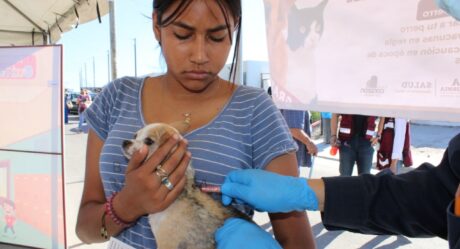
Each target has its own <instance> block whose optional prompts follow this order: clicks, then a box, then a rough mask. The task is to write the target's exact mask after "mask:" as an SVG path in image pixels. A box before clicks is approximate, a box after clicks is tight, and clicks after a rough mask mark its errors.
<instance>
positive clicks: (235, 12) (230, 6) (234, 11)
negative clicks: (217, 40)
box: [153, 0, 241, 82]
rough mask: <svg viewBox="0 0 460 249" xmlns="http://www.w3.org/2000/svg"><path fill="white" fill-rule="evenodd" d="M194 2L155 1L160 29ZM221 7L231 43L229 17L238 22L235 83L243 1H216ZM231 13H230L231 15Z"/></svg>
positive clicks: (233, 62) (190, 0) (184, 0)
mask: <svg viewBox="0 0 460 249" xmlns="http://www.w3.org/2000/svg"><path fill="white" fill-rule="evenodd" d="M177 1H180V3H179V4H178V5H177V7H176V9H175V10H174V11H173V12H172V14H171V15H169V16H167V17H165V18H163V14H164V13H165V12H166V11H167V10H168V9H169V8H171V6H172V5H173V4H174V3H176V2H177ZM192 1H194V0H154V1H153V10H154V11H155V12H156V13H157V20H156V21H157V23H158V25H159V26H160V27H165V26H168V25H169V24H171V23H172V22H174V21H175V20H176V19H177V18H178V17H179V16H180V15H181V14H182V13H183V12H184V11H185V10H186V9H187V7H188V6H189V5H190V3H192ZM215 1H216V2H217V4H218V5H219V7H220V9H221V11H222V14H224V18H225V24H226V25H227V31H228V34H229V37H230V42H232V41H233V36H232V33H233V32H232V30H231V28H230V24H229V16H228V14H231V15H232V17H233V20H235V21H236V24H235V28H236V39H235V49H234V51H233V59H232V65H231V67H230V75H229V79H231V81H232V82H235V77H236V67H237V66H238V64H237V63H236V62H237V61H238V57H239V47H240V32H241V0H215ZM229 12H230V13H229Z"/></svg>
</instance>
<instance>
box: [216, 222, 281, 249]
mask: <svg viewBox="0 0 460 249" xmlns="http://www.w3.org/2000/svg"><path fill="white" fill-rule="evenodd" d="M214 239H215V240H216V243H217V249H242V248H251V249H282V247H281V246H280V245H279V244H278V242H277V241H276V240H275V239H273V237H272V236H271V235H270V234H269V233H267V232H266V231H264V230H263V229H262V228H260V227H259V226H257V225H256V224H254V223H251V222H249V221H246V220H243V219H239V218H230V219H228V220H226V221H225V223H224V225H223V226H222V227H221V228H219V229H217V231H216V233H215V234H214Z"/></svg>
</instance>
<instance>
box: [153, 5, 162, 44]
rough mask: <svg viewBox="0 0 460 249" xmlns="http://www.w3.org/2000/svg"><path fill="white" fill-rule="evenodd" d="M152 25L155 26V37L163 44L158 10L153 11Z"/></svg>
mask: <svg viewBox="0 0 460 249" xmlns="http://www.w3.org/2000/svg"><path fill="white" fill-rule="evenodd" d="M152 26H153V33H154V35H155V39H156V40H157V41H158V43H159V44H160V46H161V30H160V25H159V24H158V14H157V12H156V11H153V12H152Z"/></svg>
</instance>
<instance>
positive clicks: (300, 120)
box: [280, 109, 318, 178]
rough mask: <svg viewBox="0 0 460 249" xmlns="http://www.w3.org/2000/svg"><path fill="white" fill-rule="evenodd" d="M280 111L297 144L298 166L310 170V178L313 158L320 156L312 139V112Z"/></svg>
mask: <svg viewBox="0 0 460 249" xmlns="http://www.w3.org/2000/svg"><path fill="white" fill-rule="evenodd" d="M280 111H281V113H282V114H283V117H284V119H285V120H286V123H287V125H288V127H289V131H290V132H291V135H292V137H293V138H294V139H295V141H296V142H297V146H298V150H297V152H296V157H297V164H298V165H299V167H309V168H310V173H309V178H310V177H311V174H312V172H313V156H316V154H318V148H317V147H316V144H315V143H314V142H313V140H312V139H311V124H310V112H309V111H299V110H287V109H282V110H280ZM299 172H300V171H299Z"/></svg>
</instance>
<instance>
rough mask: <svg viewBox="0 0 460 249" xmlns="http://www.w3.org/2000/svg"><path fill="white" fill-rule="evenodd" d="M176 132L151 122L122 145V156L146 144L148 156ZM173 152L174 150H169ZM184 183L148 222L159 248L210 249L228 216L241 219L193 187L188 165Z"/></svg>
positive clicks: (176, 130) (165, 125)
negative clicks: (180, 191) (216, 232)
mask: <svg viewBox="0 0 460 249" xmlns="http://www.w3.org/2000/svg"><path fill="white" fill-rule="evenodd" d="M174 133H177V134H179V135H180V133H179V131H178V129H176V128H174V127H173V126H171V125H168V124H164V123H154V124H149V125H147V126H145V127H144V128H142V129H140V130H139V131H138V132H137V133H136V135H135V136H134V139H132V140H126V141H124V142H123V153H124V154H125V156H126V157H127V158H128V159H129V158H131V155H132V154H133V153H134V152H135V151H137V150H139V149H140V148H141V146H142V145H143V144H146V145H148V147H149V151H148V156H147V158H148V157H150V156H151V155H152V154H153V152H155V150H157V149H158V147H159V146H160V145H161V144H163V143H164V142H166V140H167V139H168V138H169V136H168V134H174ZM173 151H174V149H173ZM185 175H186V178H187V183H186V185H185V188H184V190H183V192H182V193H181V194H180V195H179V196H178V198H177V199H176V200H175V201H174V202H173V203H172V204H171V205H170V206H169V207H168V208H166V209H165V210H163V211H161V212H159V213H154V214H150V215H149V223H150V226H151V228H152V232H153V234H154V235H155V239H156V242H157V246H158V248H160V249H185V248H186V249H213V248H215V247H216V245H215V241H214V232H215V231H216V229H217V228H219V227H220V226H222V225H223V223H224V221H225V219H227V218H230V217H239V218H245V219H248V218H247V217H245V216H244V215H243V214H242V213H241V212H239V211H237V210H236V209H234V208H232V207H225V206H223V205H222V204H221V203H220V202H219V201H217V200H214V199H212V198H211V197H210V196H209V195H207V194H206V193H203V192H201V190H200V189H199V188H198V187H197V186H196V185H195V182H194V178H195V174H194V170H193V168H192V166H191V165H188V168H187V171H186V173H185Z"/></svg>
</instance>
